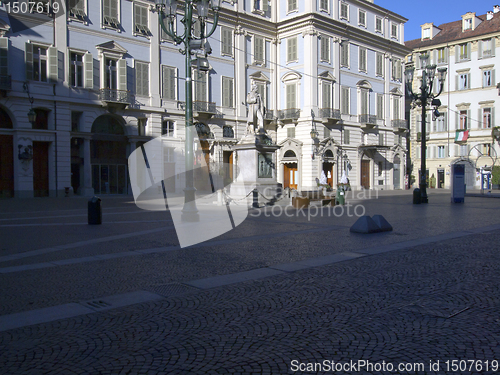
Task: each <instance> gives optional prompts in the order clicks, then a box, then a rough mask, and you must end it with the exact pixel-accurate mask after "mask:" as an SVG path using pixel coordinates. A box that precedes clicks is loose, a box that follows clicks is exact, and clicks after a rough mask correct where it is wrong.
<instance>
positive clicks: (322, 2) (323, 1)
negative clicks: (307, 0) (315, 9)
mask: <svg viewBox="0 0 500 375" xmlns="http://www.w3.org/2000/svg"><path fill="white" fill-rule="evenodd" d="M319 9H320V10H324V11H325V12H328V0H320V2H319Z"/></svg>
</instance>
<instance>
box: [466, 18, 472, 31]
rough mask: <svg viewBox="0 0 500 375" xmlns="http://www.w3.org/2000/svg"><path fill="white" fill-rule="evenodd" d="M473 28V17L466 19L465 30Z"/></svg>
mask: <svg viewBox="0 0 500 375" xmlns="http://www.w3.org/2000/svg"><path fill="white" fill-rule="evenodd" d="M470 29H472V18H466V19H464V31H465V30H470Z"/></svg>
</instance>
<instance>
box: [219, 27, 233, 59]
mask: <svg viewBox="0 0 500 375" xmlns="http://www.w3.org/2000/svg"><path fill="white" fill-rule="evenodd" d="M221 30H222V31H221V32H222V53H223V54H225V55H230V56H232V55H233V39H232V36H233V33H232V31H231V29H227V28H222V29H221Z"/></svg>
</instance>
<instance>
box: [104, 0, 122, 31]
mask: <svg viewBox="0 0 500 375" xmlns="http://www.w3.org/2000/svg"><path fill="white" fill-rule="evenodd" d="M102 15H103V20H102V23H103V25H105V26H108V27H113V28H119V27H120V21H119V19H118V0H102Z"/></svg>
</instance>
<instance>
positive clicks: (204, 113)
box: [193, 100, 217, 120]
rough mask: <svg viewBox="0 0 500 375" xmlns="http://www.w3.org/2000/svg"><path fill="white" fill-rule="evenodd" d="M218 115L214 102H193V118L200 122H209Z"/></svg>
mask: <svg viewBox="0 0 500 375" xmlns="http://www.w3.org/2000/svg"><path fill="white" fill-rule="evenodd" d="M216 114H217V106H216V105H215V103H213V102H203V101H200V100H194V101H193V117H194V118H197V119H200V120H208V119H209V118H211V117H212V116H214V115H216Z"/></svg>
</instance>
